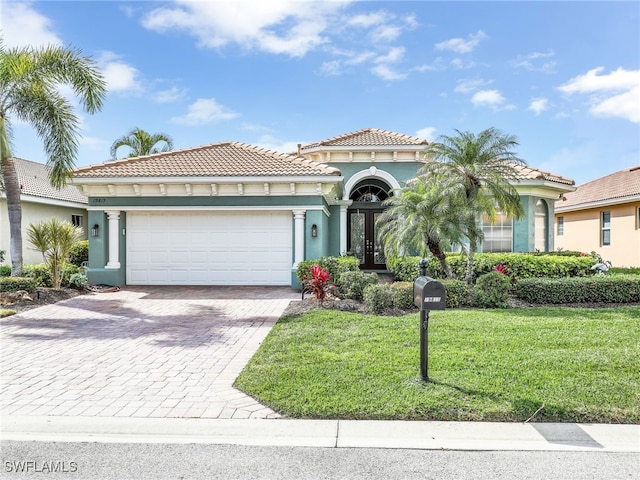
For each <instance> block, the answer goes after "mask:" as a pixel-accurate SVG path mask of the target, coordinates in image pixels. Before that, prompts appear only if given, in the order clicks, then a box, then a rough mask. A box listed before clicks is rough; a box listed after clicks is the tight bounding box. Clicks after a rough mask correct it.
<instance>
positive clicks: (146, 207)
mask: <svg viewBox="0 0 640 480" xmlns="http://www.w3.org/2000/svg"><path fill="white" fill-rule="evenodd" d="M426 145H427V141H426V140H424V139H420V138H417V137H413V136H409V135H403V134H399V133H394V132H389V131H385V130H378V129H364V130H359V131H356V132H351V133H347V134H344V135H339V136H336V137H333V138H329V139H326V140H322V141H319V142H316V143H312V144H309V145H299V147H298V151H297V152H295V153H279V152H274V151H269V150H265V149H262V148H259V147H256V146H252V145H247V144H244V143H239V142H224V143H216V144H211V145H203V146H199V147H194V148H187V149H183V150H176V151H172V152H166V153H160V154H156V155H150V156H144V157H135V158H127V159H123V160H117V161H108V162H105V163H102V164H97V165H91V166H88V167H84V168H80V169H77V170H76V171H74V173H73V183H74V184H75V185H77V186H78V187H79V188H80V189H81V191H82V193H84V194H85V195H86V196H87V197H88V202H89V203H88V222H87V223H88V231H89V232H90V233H89V267H88V270H87V275H88V277H89V282H91V283H94V284H108V285H119V286H123V285H292V286H294V287H297V286H298V285H297V280H296V277H295V269H296V267H297V265H298V263H299V262H300V261H302V260H305V259H311V258H317V257H320V256H323V255H341V254H344V253H347V252H349V253H350V254H353V255H355V256H357V257H358V258H359V259H360V264H361V268H363V269H366V270H372V271H383V270H385V269H386V265H385V258H384V254H383V251H382V248H381V246H380V245H379V244H378V242H377V241H376V227H375V224H376V218H377V216H378V215H379V214H380V212H382V211H383V206H382V201H384V199H386V198H388V196H389V195H393V192H392V190H393V189H394V188H399V187H401V186H403V185H404V183H405V182H406V181H407V180H409V179H411V178H413V177H415V176H416V173H417V172H418V170H419V169H420V167H421V166H422V165H423V164H424V162H427V161H430V160H429V159H427V158H425V155H424V150H425V147H426ZM515 186H516V188H517V189H518V191H519V193H520V195H521V199H522V202H523V204H524V207H525V210H526V212H527V216H526V218H524V219H521V220H518V221H513V220H512V219H510V218H506V217H502V218H500V220H499V222H498V223H497V224H495V225H484V229H485V241H484V243H483V246H482V247H483V250H484V251H534V250H536V249H537V250H541V251H546V250H553V228H552V226H553V218H554V211H553V208H554V201H555V200H556V199H557V198H558V197H560V196H561V195H562V194H563V193H566V192H569V191H572V190H574V187H573V181H572V180H571V179H567V178H563V177H560V176H557V175H554V174H551V173H548V172H543V171H540V170H537V169H535V168H531V167H522V168H521V178H520V179H519V181H518V182H517V184H516V185H515Z"/></svg>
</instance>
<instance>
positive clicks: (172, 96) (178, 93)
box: [153, 87, 187, 103]
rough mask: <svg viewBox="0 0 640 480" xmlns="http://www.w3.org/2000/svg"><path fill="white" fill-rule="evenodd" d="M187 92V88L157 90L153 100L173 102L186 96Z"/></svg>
mask: <svg viewBox="0 0 640 480" xmlns="http://www.w3.org/2000/svg"><path fill="white" fill-rule="evenodd" d="M186 94H187V91H186V90H185V89H180V88H178V87H171V88H169V89H167V90H160V91H159V92H156V93H155V94H154V96H153V101H154V102H156V103H172V102H175V101H177V100H180V99H181V98H184V96H185V95H186Z"/></svg>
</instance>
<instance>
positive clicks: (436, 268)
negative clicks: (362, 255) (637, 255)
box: [387, 253, 596, 282]
mask: <svg viewBox="0 0 640 480" xmlns="http://www.w3.org/2000/svg"><path fill="white" fill-rule="evenodd" d="M420 260H421V257H401V258H397V259H394V260H393V261H390V262H389V263H388V265H387V266H388V267H389V270H390V271H391V272H392V273H393V275H394V276H395V277H396V278H397V279H398V280H400V281H404V282H412V281H414V280H415V278H416V277H417V276H418V275H419V274H420V266H419V263H420ZM427 260H428V261H429V266H428V268H427V272H428V275H429V276H431V277H434V278H444V274H443V272H442V269H441V267H440V263H439V262H438V261H437V260H436V259H434V258H428V259H427ZM447 261H448V262H449V265H450V267H451V273H452V274H453V278H455V279H458V280H464V278H465V275H466V271H467V257H466V256H465V255H462V254H460V253H449V254H447ZM595 263H596V259H594V258H593V257H592V256H591V255H584V256H575V255H557V254H552V255H541V254H537V255H533V254H530V253H476V254H475V256H474V265H473V278H474V280H475V279H477V278H479V277H480V276H482V275H485V274H487V273H490V272H492V271H493V269H494V268H495V267H496V266H498V265H503V266H505V267H506V268H507V270H508V272H509V276H514V277H515V278H517V279H523V278H545V277H548V278H557V277H587V276H592V275H593V274H594V271H593V270H591V267H592V266H593V265H594V264H595Z"/></svg>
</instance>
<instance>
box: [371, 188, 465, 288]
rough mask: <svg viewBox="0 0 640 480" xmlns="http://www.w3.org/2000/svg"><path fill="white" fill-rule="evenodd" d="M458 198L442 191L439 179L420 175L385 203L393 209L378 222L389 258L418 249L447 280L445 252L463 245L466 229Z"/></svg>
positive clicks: (448, 273)
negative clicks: (462, 221)
mask: <svg viewBox="0 0 640 480" xmlns="http://www.w3.org/2000/svg"><path fill="white" fill-rule="evenodd" d="M457 200H458V199H457V197H448V196H446V195H445V194H444V193H443V191H442V190H441V189H440V188H439V181H438V179H437V177H426V176H420V177H418V178H417V179H415V180H414V181H412V182H410V183H409V184H408V185H407V186H405V187H404V188H402V189H399V194H398V195H394V196H392V197H390V198H389V199H387V200H385V202H384V204H385V205H387V206H388V207H389V208H388V209H387V210H385V211H384V212H383V213H382V214H381V215H380V216H379V217H378V221H377V223H376V226H377V228H378V232H379V234H378V235H379V238H380V240H381V241H382V243H383V245H384V251H385V255H386V256H387V257H388V258H393V257H397V256H398V255H403V254H405V253H407V250H414V251H415V252H416V253H418V254H420V255H422V256H423V257H425V256H426V255H427V252H430V253H431V254H432V255H433V256H434V257H435V258H436V259H437V260H438V261H439V262H440V266H441V267H442V271H443V272H444V274H445V276H446V277H447V278H450V277H451V268H450V266H449V263H448V262H447V259H446V256H445V253H444V252H445V249H446V248H450V247H451V246H453V245H462V241H463V238H464V233H465V230H464V228H463V224H462V223H461V221H460V219H461V218H462V215H461V213H460V212H461V208H463V206H462V205H461V204H460V203H459V202H458V204H456V203H455V202H456V201H457Z"/></svg>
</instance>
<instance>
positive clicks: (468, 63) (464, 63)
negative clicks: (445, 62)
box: [451, 58, 476, 70]
mask: <svg viewBox="0 0 640 480" xmlns="http://www.w3.org/2000/svg"><path fill="white" fill-rule="evenodd" d="M451 65H452V66H453V67H454V68H457V69H459V70H463V69H468V68H473V67H475V66H476V62H474V61H472V60H464V59H462V58H454V59H453V60H451Z"/></svg>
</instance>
